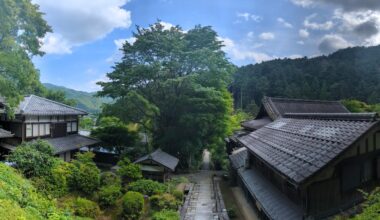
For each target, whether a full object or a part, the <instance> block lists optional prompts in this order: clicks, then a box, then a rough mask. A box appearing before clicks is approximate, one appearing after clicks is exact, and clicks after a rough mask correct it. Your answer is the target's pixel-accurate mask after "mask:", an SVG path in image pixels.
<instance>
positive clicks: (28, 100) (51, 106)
mask: <svg viewBox="0 0 380 220" xmlns="http://www.w3.org/2000/svg"><path fill="white" fill-rule="evenodd" d="M16 114H21V115H86V114H87V112H86V111H84V110H81V109H78V108H74V107H72V106H68V105H65V104H63V103H59V102H56V101H52V100H49V99H46V98H42V97H39V96H36V95H30V96H26V97H24V100H23V101H22V102H21V103H20V104H19V106H18V108H17V110H16Z"/></svg>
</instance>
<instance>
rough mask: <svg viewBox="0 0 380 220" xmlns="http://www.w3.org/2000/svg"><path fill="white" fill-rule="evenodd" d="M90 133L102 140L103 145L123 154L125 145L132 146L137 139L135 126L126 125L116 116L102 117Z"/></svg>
mask: <svg viewBox="0 0 380 220" xmlns="http://www.w3.org/2000/svg"><path fill="white" fill-rule="evenodd" d="M91 135H92V136H94V137H96V138H98V139H100V140H102V141H103V142H104V146H105V147H106V148H108V149H110V150H113V151H116V152H117V153H118V154H119V155H123V154H124V153H125V151H126V148H127V147H133V146H135V144H136V143H137V141H138V139H139V135H138V129H137V127H136V126H133V125H131V124H130V125H127V124H125V123H124V122H122V121H121V120H120V119H118V118H116V117H102V118H101V119H100V122H99V125H98V126H97V127H96V128H94V129H93V130H92V131H91Z"/></svg>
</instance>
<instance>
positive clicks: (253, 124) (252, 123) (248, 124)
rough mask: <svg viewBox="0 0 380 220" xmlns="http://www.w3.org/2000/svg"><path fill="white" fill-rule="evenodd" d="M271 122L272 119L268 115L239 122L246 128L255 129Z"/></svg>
mask: <svg viewBox="0 0 380 220" xmlns="http://www.w3.org/2000/svg"><path fill="white" fill-rule="evenodd" d="M271 122H272V119H270V118H269V117H263V118H259V119H253V120H249V121H245V122H243V123H241V126H242V127H243V128H245V129H247V130H252V131H254V130H257V129H259V128H261V127H263V126H265V125H267V124H269V123H271Z"/></svg>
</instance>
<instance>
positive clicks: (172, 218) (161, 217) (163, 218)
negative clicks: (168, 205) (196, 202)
mask: <svg viewBox="0 0 380 220" xmlns="http://www.w3.org/2000/svg"><path fill="white" fill-rule="evenodd" d="M152 220H179V214H178V212H176V211H172V210H162V211H159V212H155V213H154V214H153V217H152Z"/></svg>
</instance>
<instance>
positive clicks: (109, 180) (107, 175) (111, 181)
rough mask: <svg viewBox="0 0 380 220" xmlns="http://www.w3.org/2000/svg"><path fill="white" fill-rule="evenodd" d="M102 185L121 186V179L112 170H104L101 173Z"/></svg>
mask: <svg viewBox="0 0 380 220" xmlns="http://www.w3.org/2000/svg"><path fill="white" fill-rule="evenodd" d="M100 185H101V186H109V185H116V186H121V180H120V177H118V176H117V175H116V174H114V173H112V172H104V173H102V174H100Z"/></svg>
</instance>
